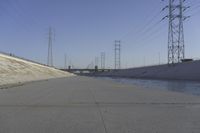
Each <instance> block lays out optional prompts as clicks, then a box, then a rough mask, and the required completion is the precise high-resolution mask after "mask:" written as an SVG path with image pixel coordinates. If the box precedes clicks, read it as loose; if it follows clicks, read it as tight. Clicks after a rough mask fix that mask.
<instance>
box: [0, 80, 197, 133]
mask: <svg viewBox="0 0 200 133" xmlns="http://www.w3.org/2000/svg"><path fill="white" fill-rule="evenodd" d="M0 133H200V97H196V96H192V95H186V94H181V93H174V92H168V91H164V90H154V89H151V90H147V89H142V88H138V87H135V86H132V85H123V84H119V83H114V82H111V81H105V80H100V79H93V78H87V77H78V76H75V77H69V78H61V79H51V80H48V81H39V82H34V83H27V84H24V85H23V86H18V87H13V88H8V89H1V90H0Z"/></svg>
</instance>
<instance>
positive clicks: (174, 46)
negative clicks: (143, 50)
mask: <svg viewBox="0 0 200 133" xmlns="http://www.w3.org/2000/svg"><path fill="white" fill-rule="evenodd" d="M184 2H185V0H169V5H167V6H166V7H165V8H163V10H165V9H169V14H168V15H167V16H165V17H164V18H168V19H169V27H168V64H174V63H179V62H181V60H182V59H184V58H185V44H184V30H183V21H184V20H185V19H186V18H187V17H185V16H184V15H183V14H184V11H185V10H186V9H187V8H188V7H185V6H184ZM164 18H163V19H164Z"/></svg>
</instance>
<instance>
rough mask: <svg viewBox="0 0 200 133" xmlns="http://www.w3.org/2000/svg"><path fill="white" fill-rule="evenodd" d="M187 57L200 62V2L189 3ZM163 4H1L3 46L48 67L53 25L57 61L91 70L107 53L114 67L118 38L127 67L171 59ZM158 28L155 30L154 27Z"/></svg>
mask: <svg viewBox="0 0 200 133" xmlns="http://www.w3.org/2000/svg"><path fill="white" fill-rule="evenodd" d="M186 1H187V2H186V4H188V5H191V8H190V9H189V10H188V11H186V15H192V16H191V18H190V19H188V20H186V21H185V22H184V30H185V45H186V57H188V58H200V52H199V51H200V6H198V5H200V2H199V0H186ZM166 4H167V1H166V2H161V0H1V1H0V18H1V19H0V20H1V21H0V47H1V49H0V50H1V51H4V52H8V53H14V54H16V55H18V56H22V57H25V58H28V59H33V60H36V61H39V62H42V63H46V62H47V61H46V60H47V44H48V27H49V26H52V27H53V28H55V29H56V40H55V42H54V44H53V48H54V49H53V53H54V63H55V65H56V66H58V67H63V65H64V54H67V56H68V62H70V60H71V62H72V64H73V65H74V66H76V67H86V66H87V65H88V64H90V63H91V62H92V61H94V58H95V57H96V56H98V57H100V53H101V52H106V66H107V67H113V64H114V40H119V39H121V40H122V53H121V54H122V67H133V66H141V65H144V62H145V65H151V64H157V63H158V61H159V56H158V55H159V53H160V56H161V62H162V63H166V61H167V28H168V27H167V20H165V21H163V22H160V23H158V24H157V25H155V24H156V23H157V22H158V21H160V20H161V19H162V17H164V16H165V15H166V14H167V12H161V13H159V12H160V10H161V9H162V8H163V7H164V6H165V5H166ZM154 25H155V26H154Z"/></svg>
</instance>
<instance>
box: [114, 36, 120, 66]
mask: <svg viewBox="0 0 200 133" xmlns="http://www.w3.org/2000/svg"><path fill="white" fill-rule="evenodd" d="M114 65H115V69H121V41H120V40H115V64H114Z"/></svg>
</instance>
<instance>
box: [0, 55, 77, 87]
mask: <svg viewBox="0 0 200 133" xmlns="http://www.w3.org/2000/svg"><path fill="white" fill-rule="evenodd" d="M68 76H73V74H70V73H68V72H63V71H60V70H58V69H55V68H51V67H48V66H44V65H41V64H37V63H33V62H30V61H26V60H23V59H19V58H15V57H12V56H8V55H4V54H0V85H6V84H15V83H19V82H27V81H35V80H43V79H50V78H60V77H68Z"/></svg>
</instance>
